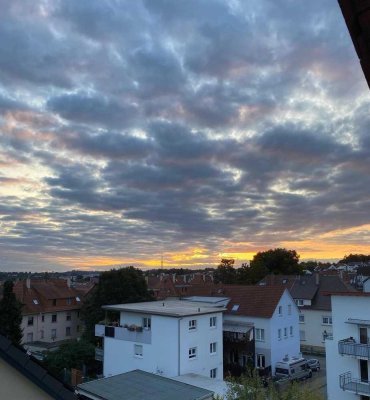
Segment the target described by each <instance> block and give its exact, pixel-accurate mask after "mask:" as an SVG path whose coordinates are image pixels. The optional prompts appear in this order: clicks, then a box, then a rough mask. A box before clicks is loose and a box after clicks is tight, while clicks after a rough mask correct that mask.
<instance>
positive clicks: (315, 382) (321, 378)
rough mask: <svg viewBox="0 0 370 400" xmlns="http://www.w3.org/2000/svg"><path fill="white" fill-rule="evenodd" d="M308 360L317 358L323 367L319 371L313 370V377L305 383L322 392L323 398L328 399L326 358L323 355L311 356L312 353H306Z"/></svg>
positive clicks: (310, 387) (313, 389)
mask: <svg viewBox="0 0 370 400" xmlns="http://www.w3.org/2000/svg"><path fill="white" fill-rule="evenodd" d="M303 357H305V358H306V359H307V360H308V359H310V358H317V359H318V360H319V361H320V366H321V369H320V371H318V372H315V371H312V378H311V379H307V380H306V381H304V383H303V384H304V385H307V386H308V388H309V389H310V391H312V392H316V393H320V394H321V396H322V398H323V399H324V400H326V398H327V397H326V360H325V357H322V356H316V355H315V356H311V355H310V354H304V355H303Z"/></svg>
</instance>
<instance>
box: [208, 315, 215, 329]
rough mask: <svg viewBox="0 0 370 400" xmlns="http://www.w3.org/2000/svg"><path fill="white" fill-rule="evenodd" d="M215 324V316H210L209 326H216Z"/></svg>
mask: <svg viewBox="0 0 370 400" xmlns="http://www.w3.org/2000/svg"><path fill="white" fill-rule="evenodd" d="M216 324H217V317H211V318H210V319H209V326H210V327H211V328H216Z"/></svg>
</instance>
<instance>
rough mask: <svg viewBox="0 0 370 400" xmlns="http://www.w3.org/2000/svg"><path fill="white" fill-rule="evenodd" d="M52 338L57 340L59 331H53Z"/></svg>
mask: <svg viewBox="0 0 370 400" xmlns="http://www.w3.org/2000/svg"><path fill="white" fill-rule="evenodd" d="M51 338H52V339H56V338H57V330H56V329H52V330H51Z"/></svg>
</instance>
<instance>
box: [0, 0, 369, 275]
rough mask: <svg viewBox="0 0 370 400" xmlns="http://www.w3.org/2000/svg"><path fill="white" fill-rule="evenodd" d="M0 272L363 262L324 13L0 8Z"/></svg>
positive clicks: (355, 170) (348, 111)
mask: <svg viewBox="0 0 370 400" xmlns="http://www.w3.org/2000/svg"><path fill="white" fill-rule="evenodd" d="M0 8H1V14H0V270H4V271H11V270H26V271H41V270H55V271H62V270H68V269H72V268H80V269H89V268H101V269H104V268H108V267H110V266H114V265H135V266H142V267H155V266H159V265H160V262H161V257H162V256H163V263H164V265H165V266H177V265H178V266H184V267H186V266H209V265H215V264H217V263H218V262H219V261H220V259H221V258H223V257H233V258H235V259H236V265H240V264H241V263H242V262H246V261H247V260H250V259H252V258H253V255H254V254H255V253H256V252H258V251H263V250H267V249H270V248H276V247H285V248H288V249H295V250H296V251H297V252H298V253H299V254H300V256H301V260H305V259H317V260H326V259H330V260H335V259H340V258H342V257H343V256H344V255H345V254H349V253H364V254H369V253H370V246H369V242H370V212H369V210H370V174H369V171H370V96H369V95H370V92H369V89H368V87H367V84H366V81H365V78H364V76H363V73H362V70H361V68H360V65H359V62H358V58H357V55H356V53H355V50H354V47H353V45H352V42H351V39H350V36H349V33H348V30H347V28H346V25H345V22H344V20H343V16H342V14H341V11H340V8H339V6H338V3H337V1H336V0H324V1H323V0H310V1H297V0H248V1H245V0H240V1H239V0H176V1H175V0H135V1H132V0H127V1H125V0H122V1H121V0H112V1H105V0H86V1H85V0H79V1H75V0H63V1H58V0H52V1H47V0H42V1H36V0H32V1H31V0H29V1H28V0H23V1H18V0H0Z"/></svg>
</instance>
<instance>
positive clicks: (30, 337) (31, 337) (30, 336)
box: [27, 332, 33, 342]
mask: <svg viewBox="0 0 370 400" xmlns="http://www.w3.org/2000/svg"><path fill="white" fill-rule="evenodd" d="M32 341H33V333H32V332H30V333H27V342H32Z"/></svg>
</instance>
